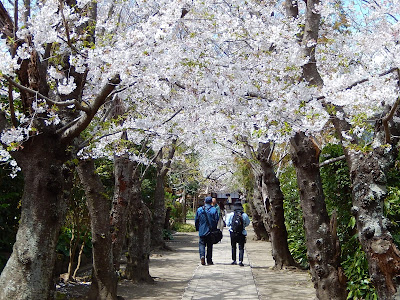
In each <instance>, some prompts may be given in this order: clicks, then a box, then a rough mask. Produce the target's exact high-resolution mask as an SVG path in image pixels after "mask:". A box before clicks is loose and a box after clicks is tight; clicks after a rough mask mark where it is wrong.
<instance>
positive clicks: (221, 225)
mask: <svg viewBox="0 0 400 300" xmlns="http://www.w3.org/2000/svg"><path fill="white" fill-rule="evenodd" d="M212 206H214V207H215V209H216V210H217V213H218V223H217V228H218V229H219V230H221V231H223V230H224V220H223V217H222V211H221V207H220V206H219V205H218V203H217V198H212Z"/></svg>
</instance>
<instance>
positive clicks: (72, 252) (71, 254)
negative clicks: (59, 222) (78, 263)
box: [67, 228, 80, 281]
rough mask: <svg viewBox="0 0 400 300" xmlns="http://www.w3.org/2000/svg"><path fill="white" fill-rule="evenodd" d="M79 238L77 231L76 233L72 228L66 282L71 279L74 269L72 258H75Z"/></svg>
mask: <svg viewBox="0 0 400 300" xmlns="http://www.w3.org/2000/svg"><path fill="white" fill-rule="evenodd" d="M79 236H80V232H79V230H78V231H77V232H76V231H75V228H73V229H72V235H71V240H70V243H69V263H68V272H67V274H68V277H67V280H68V281H69V280H71V279H73V277H72V268H73V267H74V258H75V253H76V248H77V247H78V243H79Z"/></svg>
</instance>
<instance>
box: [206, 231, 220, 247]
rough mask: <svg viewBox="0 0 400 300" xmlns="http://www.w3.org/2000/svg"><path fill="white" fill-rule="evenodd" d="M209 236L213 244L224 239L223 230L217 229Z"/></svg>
mask: <svg viewBox="0 0 400 300" xmlns="http://www.w3.org/2000/svg"><path fill="white" fill-rule="evenodd" d="M207 238H208V239H210V242H211V243H212V244H217V243H219V242H220V241H221V240H222V231H221V230H219V229H217V230H214V231H211V232H209V233H208V235H207Z"/></svg>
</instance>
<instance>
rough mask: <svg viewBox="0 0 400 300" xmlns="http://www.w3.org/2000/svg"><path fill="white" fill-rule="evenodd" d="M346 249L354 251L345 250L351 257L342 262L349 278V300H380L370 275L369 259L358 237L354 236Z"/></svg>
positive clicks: (348, 256)
mask: <svg viewBox="0 0 400 300" xmlns="http://www.w3.org/2000/svg"><path fill="white" fill-rule="evenodd" d="M345 248H351V250H352V251H349V249H345V250H347V251H346V252H347V253H349V255H347V257H346V258H345V259H344V260H343V262H342V265H343V268H344V273H345V275H346V277H347V290H348V291H349V294H348V296H347V299H365V300H376V299H378V297H377V295H376V292H375V289H374V286H373V285H372V283H371V280H370V277H369V274H368V262H367V258H366V257H365V253H364V251H363V250H362V248H361V245H360V243H359V242H358V239H357V235H354V236H353V237H352V238H351V239H350V240H349V241H348V242H347V243H346V245H345Z"/></svg>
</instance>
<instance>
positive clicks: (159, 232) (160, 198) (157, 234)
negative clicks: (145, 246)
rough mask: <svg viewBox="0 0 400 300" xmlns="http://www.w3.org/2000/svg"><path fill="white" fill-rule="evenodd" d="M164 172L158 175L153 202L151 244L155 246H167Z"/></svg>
mask: <svg viewBox="0 0 400 300" xmlns="http://www.w3.org/2000/svg"><path fill="white" fill-rule="evenodd" d="M164 179H165V176H162V174H160V175H157V178H156V189H155V193H154V202H153V222H152V226H151V245H152V247H155V248H165V242H164V223H165V211H166V209H165V191H164Z"/></svg>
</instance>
